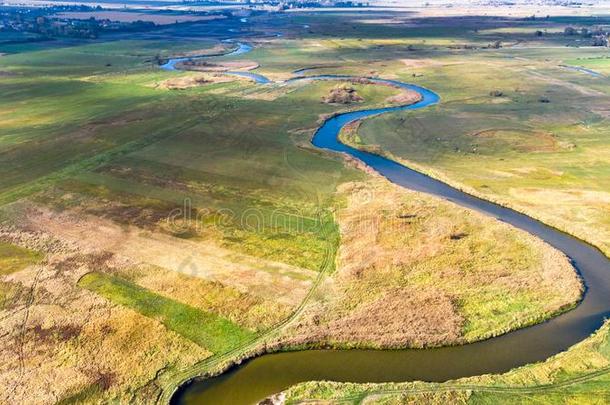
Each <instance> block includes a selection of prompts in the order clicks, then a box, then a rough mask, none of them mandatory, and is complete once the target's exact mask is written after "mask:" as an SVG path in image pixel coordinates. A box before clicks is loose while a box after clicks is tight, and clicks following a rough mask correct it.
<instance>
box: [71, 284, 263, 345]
mask: <svg viewBox="0 0 610 405" xmlns="http://www.w3.org/2000/svg"><path fill="white" fill-rule="evenodd" d="M79 285H80V286H81V287H83V288H86V289H88V290H91V291H94V292H95V293H97V294H100V295H102V296H104V297H106V298H108V299H109V300H111V301H112V302H114V303H117V304H120V305H125V306H127V307H129V308H132V309H133V310H135V311H138V312H139V313H141V314H142V315H144V316H147V317H149V318H153V319H157V320H159V321H160V322H161V323H162V324H164V325H165V326H166V327H167V328H168V329H170V330H173V331H175V332H176V333H178V334H180V335H182V336H184V337H185V338H187V339H189V340H191V341H193V342H195V343H197V344H198V345H200V346H202V347H205V348H206V349H209V350H210V351H212V352H214V353H222V352H225V351H227V350H229V349H231V348H232V347H235V346H236V345H238V344H240V343H244V342H245V341H247V340H248V339H249V338H251V337H252V336H253V334H252V332H251V331H248V330H246V329H243V328H240V327H239V326H237V325H235V324H234V323H232V322H230V321H228V320H226V319H223V318H221V317H218V316H216V315H214V314H211V313H206V312H203V311H200V310H198V309H196V308H193V307H191V306H189V305H185V304H182V303H180V302H177V301H174V300H172V299H169V298H165V297H163V296H161V295H158V294H155V293H152V292H150V291H148V290H146V289H145V288H142V287H140V286H138V285H136V284H133V283H131V282H129V281H126V280H124V279H120V278H118V277H113V276H109V275H106V274H103V273H89V274H86V275H85V276H84V277H83V278H81V279H80V280H79Z"/></svg>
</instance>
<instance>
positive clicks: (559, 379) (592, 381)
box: [286, 323, 610, 404]
mask: <svg viewBox="0 0 610 405" xmlns="http://www.w3.org/2000/svg"><path fill="white" fill-rule="evenodd" d="M609 329H610V328H609V324H608V323H606V324H605V325H604V326H603V327H602V328H601V329H600V330H599V331H597V332H596V333H595V334H594V335H593V336H591V337H590V338H588V339H587V340H585V341H583V342H581V343H579V344H577V345H575V346H573V347H572V348H570V349H569V350H568V351H566V352H565V353H561V354H559V355H556V356H554V357H551V358H550V359H548V360H547V361H545V362H542V363H537V364H532V365H528V366H524V367H521V368H518V369H515V370H512V371H510V372H508V373H506V374H501V375H485V376H480V377H472V378H465V379H460V380H456V381H450V382H447V383H441V384H429V383H420V382H417V383H403V384H339V383H332V382H311V383H305V384H299V385H297V386H295V387H292V388H290V389H289V390H288V391H287V392H286V403H288V404H297V403H309V402H312V401H320V402H324V403H330V404H332V403H354V404H356V403H366V404H402V403H410V402H423V403H445V402H448V401H449V402H453V403H461V404H488V403H498V402H500V403H510V404H512V403H515V404H521V403H531V402H532V401H535V402H536V403H541V404H555V403H571V402H582V401H584V402H588V403H605V402H607V401H608V390H607V386H608V383H609V382H610V350H608V349H609V347H610V333H609Z"/></svg>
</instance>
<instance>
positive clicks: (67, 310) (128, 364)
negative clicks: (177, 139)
mask: <svg viewBox="0 0 610 405" xmlns="http://www.w3.org/2000/svg"><path fill="white" fill-rule="evenodd" d="M3 231H4V232H3V237H4V238H5V239H11V240H15V241H17V240H18V241H20V242H21V243H22V244H23V245H25V246H27V247H30V248H32V247H34V246H36V245H39V243H38V241H40V240H43V239H46V240H52V239H53V238H52V237H51V236H49V235H43V234H41V233H40V232H29V231H22V230H15V229H6V228H3ZM52 246H54V247H55V252H53V251H52V250H49V251H47V252H45V253H46V254H47V258H46V260H45V261H44V262H43V263H41V264H37V265H34V266H30V267H27V268H26V269H23V270H21V271H18V272H16V273H13V274H11V275H9V276H5V277H3V281H4V282H8V283H12V284H14V285H18V286H19V287H20V288H21V294H18V295H15V296H14V297H12V299H11V302H9V303H7V305H5V307H4V309H3V310H2V311H0V334H1V335H2V336H3V340H2V341H3V344H2V347H0V359H1V360H0V384H1V385H2V386H3V387H5V389H4V390H2V392H1V393H0V402H2V403H28V404H48V403H56V402H58V401H60V400H62V399H64V398H67V397H71V396H73V395H79V394H80V398H81V401H85V400H86V401H87V402H90V403H95V402H98V403H99V402H109V401H111V400H118V401H120V402H123V403H127V402H133V401H141V399H142V398H146V397H148V398H152V397H154V395H156V387H155V385H154V380H155V376H156V374H157V372H158V371H160V370H162V369H165V368H168V367H169V368H173V367H185V366H188V365H190V364H193V363H194V362H196V361H199V360H202V359H204V358H206V357H208V356H209V355H210V353H209V352H207V351H206V350H205V349H203V348H200V347H199V346H197V345H195V344H194V343H192V342H190V341H189V340H187V339H185V338H183V337H181V336H179V335H177V334H176V333H174V332H171V331H169V330H167V329H166V328H165V327H164V326H163V325H162V324H160V323H159V322H157V321H156V320H153V319H150V318H146V317H144V316H142V315H140V314H138V313H136V312H134V311H131V310H129V309H125V308H123V307H120V306H117V305H114V304H112V303H110V302H109V301H107V300H105V299H103V298H101V297H100V296H98V295H96V294H94V293H92V292H89V291H87V290H84V289H81V288H79V287H78V286H77V285H76V281H77V280H78V278H79V277H80V276H81V275H82V274H84V273H86V272H88V271H92V270H99V269H100V268H103V267H106V266H114V265H116V264H117V263H112V259H110V258H109V257H108V256H104V255H91V254H85V253H83V252H82V251H80V250H79V249H77V248H76V247H75V246H70V245H66V244H61V243H57V244H54V245H52ZM142 393H146V395H141V394H142Z"/></svg>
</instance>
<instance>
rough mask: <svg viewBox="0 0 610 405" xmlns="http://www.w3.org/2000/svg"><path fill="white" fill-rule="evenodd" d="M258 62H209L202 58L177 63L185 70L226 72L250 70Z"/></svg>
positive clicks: (256, 65)
mask: <svg viewBox="0 0 610 405" xmlns="http://www.w3.org/2000/svg"><path fill="white" fill-rule="evenodd" d="M258 66H259V65H258V63H256V62H254V61H251V60H239V61H226V62H210V61H208V60H204V59H194V60H187V61H184V62H181V63H179V64H178V67H180V68H183V69H186V70H197V71H200V72H226V71H228V70H252V69H256V68H257V67H258Z"/></svg>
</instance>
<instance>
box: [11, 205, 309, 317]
mask: <svg viewBox="0 0 610 405" xmlns="http://www.w3.org/2000/svg"><path fill="white" fill-rule="evenodd" d="M22 221H23V223H27V224H29V226H30V227H32V228H33V229H35V230H37V231H42V232H45V233H49V234H52V235H54V236H56V237H58V238H59V239H62V240H66V241H68V242H69V243H71V244H75V245H77V246H78V247H79V249H85V251H90V252H99V251H106V252H111V253H114V254H116V255H118V256H120V257H125V258H128V259H130V260H131V261H132V262H134V263H147V264H151V265H154V266H159V267H163V268H166V269H168V270H172V271H176V272H178V273H182V274H186V275H189V276H192V277H200V278H203V279H207V280H211V281H216V282H220V283H223V284H225V285H229V286H232V287H234V288H236V289H237V290H238V291H241V292H244V293H248V294H252V295H254V296H258V297H261V298H264V299H266V298H271V299H273V300H274V301H276V302H277V303H280V304H282V305H287V306H293V305H297V304H298V303H300V302H301V300H302V299H303V297H304V296H305V294H307V292H308V291H309V288H310V287H311V284H312V280H313V279H315V277H316V273H315V272H314V271H311V270H307V269H302V268H299V267H295V266H291V265H287V264H284V263H279V262H273V261H270V260H265V259H260V258H256V257H252V256H249V255H245V254H240V253H237V252H234V251H231V250H229V249H225V248H222V247H219V246H217V245H215V244H214V243H213V242H212V241H205V243H199V242H193V241H189V240H185V239H180V238H176V237H172V236H169V235H165V234H160V233H157V232H143V230H142V229H141V228H137V227H131V226H120V225H117V224H114V223H113V222H111V221H108V220H104V219H102V218H96V217H93V216H91V215H85V214H78V215H75V214H74V213H70V212H63V213H57V212H53V211H50V210H48V209H46V208H42V207H32V208H31V209H29V210H28V215H27V217H25V218H23V219H22ZM92 229H95V230H97V232H91V230H92Z"/></svg>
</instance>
